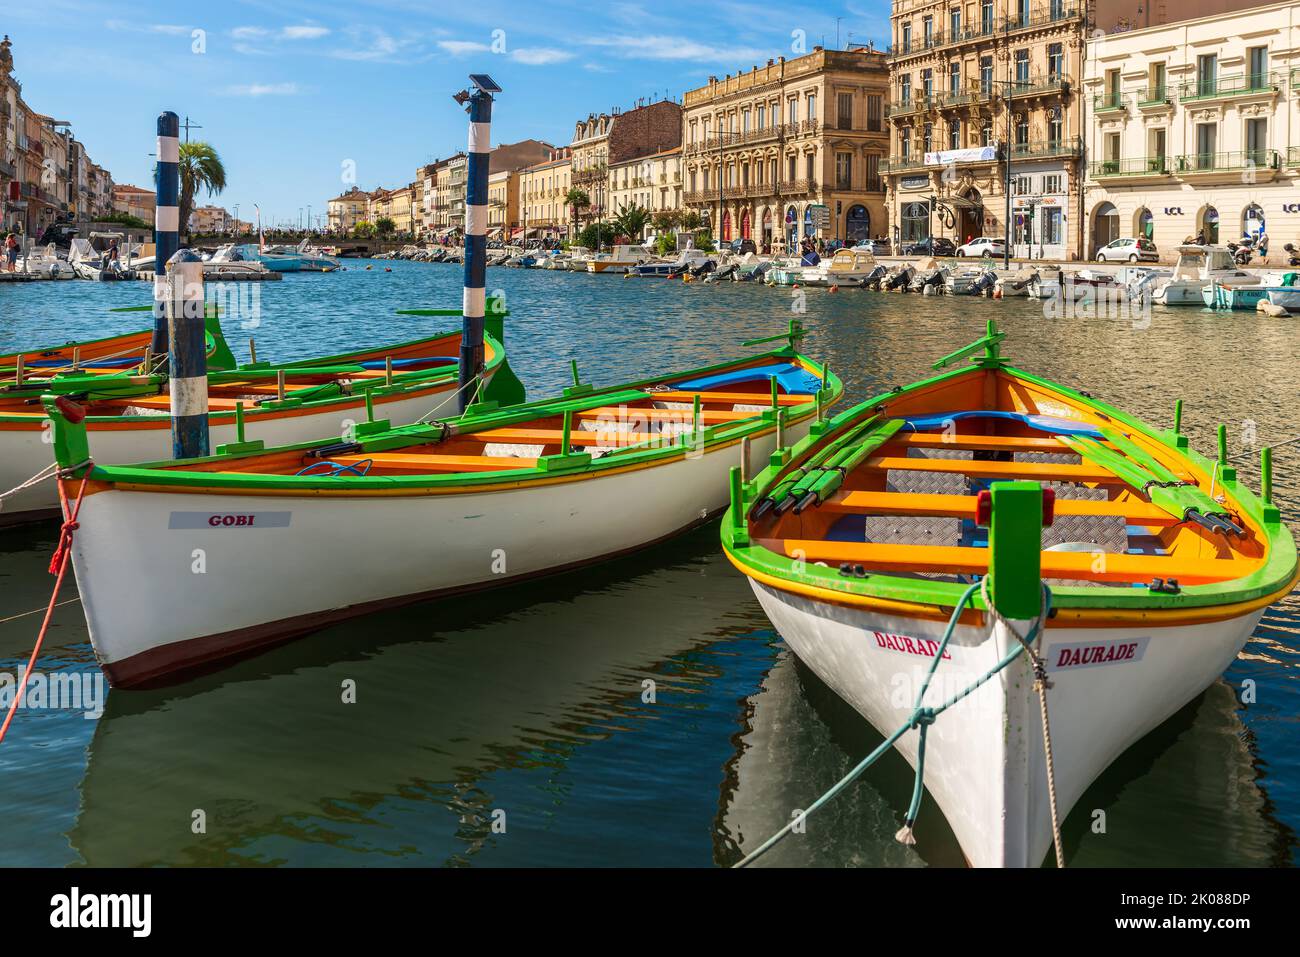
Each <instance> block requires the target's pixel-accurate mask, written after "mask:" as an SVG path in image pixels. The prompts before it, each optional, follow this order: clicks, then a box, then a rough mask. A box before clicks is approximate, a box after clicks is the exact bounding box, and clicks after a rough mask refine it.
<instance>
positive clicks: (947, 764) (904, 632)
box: [751, 579, 1262, 867]
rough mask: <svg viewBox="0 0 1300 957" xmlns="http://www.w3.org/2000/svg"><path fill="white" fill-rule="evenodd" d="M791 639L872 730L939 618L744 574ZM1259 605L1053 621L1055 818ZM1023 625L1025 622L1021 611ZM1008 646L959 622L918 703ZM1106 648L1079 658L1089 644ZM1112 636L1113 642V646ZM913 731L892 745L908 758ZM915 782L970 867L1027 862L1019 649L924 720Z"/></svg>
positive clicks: (934, 637)
mask: <svg viewBox="0 0 1300 957" xmlns="http://www.w3.org/2000/svg"><path fill="white" fill-rule="evenodd" d="M751 584H752V585H753V588H754V592H755V594H756V595H757V597H758V600H759V602H760V603H761V604H762V606H763V609H764V611H765V612H766V613H767V615H768V617H769V618H770V619H771V621H772V623H773V624H774V625H775V626H776V628H777V630H778V631H779V632H780V633H781V635H782V637H783V638H784V639H785V641H786V642H787V643H788V644H789V645H790V648H791V649H792V650H793V651H794V653H795V654H796V655H797V656H798V657H799V658H800V659H801V660H802V661H803V662H804V663H805V664H806V665H808V666H809V667H810V668H811V669H812V670H813V671H814V672H816V674H817V675H818V677H820V678H821V679H822V680H823V681H824V682H825V683H826V684H827V685H828V686H829V687H830V688H831V689H833V690H834V691H835V693H836V694H838V695H839V696H840V697H841V698H843V699H844V700H845V701H846V702H848V703H849V704H850V705H852V706H853V707H854V709H856V710H857V711H858V713H859V714H861V715H862V716H863V717H864V718H866V719H867V721H869V722H870V723H871V724H872V725H873V726H874V727H875V728H876V730H877V731H879V732H880V733H881V734H889V733H892V732H893V731H894V730H896V729H897V728H898V727H900V726H901V725H903V724H904V723H906V722H907V720H908V718H909V715H910V714H911V710H912V706H913V702H914V700H915V695H916V692H917V690H918V689H919V687H920V681H921V679H922V676H923V674H924V672H925V670H926V669H927V668H928V667H929V662H930V660H931V658H932V655H933V648H934V644H929V645H927V644H923V643H922V642H921V640H922V639H923V640H925V641H928V642H932V643H937V642H938V641H939V640H940V639H941V638H942V636H943V631H944V628H945V625H946V622H945V621H943V620H941V617H940V616H936V617H934V618H931V619H918V618H911V617H902V616H899V615H895V614H888V613H884V612H877V611H875V610H872V609H867V608H863V607H853V606H847V605H836V604H830V603H823V602H819V601H816V600H814V599H812V598H809V597H805V596H803V595H798V594H793V593H791V592H788V591H785V590H781V589H777V588H775V587H772V586H770V585H768V584H765V583H763V582H760V581H757V580H753V579H751ZM1261 614H1262V609H1257V610H1254V611H1250V612H1247V613H1245V614H1241V615H1239V616H1237V617H1234V618H1230V619H1227V620H1223V621H1217V622H1209V623H1202V624H1188V625H1180V626H1176V627H1115V628H1104V627H1096V628H1053V629H1049V630H1048V631H1047V632H1046V634H1045V636H1044V641H1043V644H1042V646H1040V647H1042V648H1043V649H1044V650H1045V658H1046V660H1047V667H1048V669H1049V677H1050V680H1051V681H1052V682H1053V686H1052V688H1051V689H1050V690H1049V691H1048V707H1049V713H1050V720H1051V734H1052V752H1053V759H1054V760H1053V764H1054V767H1055V780H1056V790H1057V802H1058V809H1059V814H1060V817H1061V819H1062V820H1063V819H1064V817H1065V816H1066V815H1067V814H1068V813H1069V811H1070V809H1071V808H1072V807H1073V806H1074V805H1075V803H1076V802H1077V801H1078V800H1079V798H1080V797H1081V796H1082V795H1083V793H1084V792H1085V791H1086V790H1087V788H1088V786H1089V785H1090V784H1091V783H1092V782H1093V780H1094V779H1095V778H1096V777H1097V776H1098V775H1099V774H1101V773H1102V771H1104V770H1105V769H1106V767H1107V766H1109V765H1110V764H1111V762H1113V761H1114V760H1115V759H1116V758H1117V757H1119V755H1120V754H1121V753H1123V752H1124V751H1125V750H1126V749H1127V748H1128V747H1129V746H1131V745H1132V744H1134V743H1135V742H1136V741H1138V740H1139V739H1140V738H1142V737H1143V736H1144V735H1145V734H1147V733H1148V732H1149V731H1151V730H1152V729H1153V728H1155V727H1156V726H1157V725H1159V724H1160V723H1161V722H1163V721H1164V720H1166V719H1167V718H1169V717H1170V716H1171V715H1173V714H1174V713H1175V712H1176V711H1177V710H1178V709H1179V708H1181V707H1182V706H1183V705H1185V704H1186V703H1187V702H1189V701H1190V700H1192V699H1193V698H1194V697H1196V695H1198V694H1199V693H1200V692H1201V691H1203V690H1204V689H1205V688H1206V687H1208V686H1209V685H1210V684H1211V683H1212V682H1213V681H1214V680H1215V679H1216V678H1217V677H1218V676H1219V675H1221V674H1222V673H1223V671H1224V670H1225V669H1226V668H1227V667H1228V665H1229V664H1230V663H1231V662H1232V660H1233V658H1234V657H1236V655H1237V654H1238V652H1240V650H1241V649H1242V647H1243V646H1244V645H1245V643H1246V640H1247V639H1248V638H1249V636H1250V634H1251V632H1252V630H1253V629H1254V627H1255V624H1256V622H1257V621H1258V620H1259V617H1260V615H1261ZM1021 630H1022V631H1023V630H1024V628H1023V623H1022V627H1021ZM1014 647H1015V639H1014V638H1013V637H1011V636H1010V635H1008V634H1007V633H1006V632H1005V631H1004V630H1003V629H1001V628H1000V627H998V628H996V629H995V630H994V632H993V633H990V632H989V631H988V630H987V629H986V628H985V626H983V625H980V624H978V623H975V622H972V623H971V624H964V623H963V624H960V625H958V627H957V629H956V631H955V632H954V635H953V639H952V642H951V644H950V645H949V652H948V656H947V658H946V660H944V661H943V662H942V663H941V664H940V666H939V668H938V670H937V671H936V675H935V680H934V683H933V684H932V686H931V689H930V691H929V692H928V693H927V696H926V698H925V702H924V703H925V704H927V705H931V706H933V705H936V704H938V703H940V702H942V701H943V700H946V699H947V698H948V697H950V696H951V695H953V694H954V693H956V692H957V691H959V690H961V689H962V688H964V687H966V686H967V685H968V684H969V683H970V682H972V681H974V680H975V679H977V678H978V677H980V676H982V675H983V674H985V673H986V672H988V671H989V670H990V669H992V668H993V667H994V666H995V665H996V664H997V662H998V661H999V660H1000V659H1001V658H1002V657H1003V656H1005V655H1006V654H1007V653H1008V652H1010V651H1011V650H1013V649H1014ZM1091 648H1102V649H1105V651H1104V652H1092V653H1091V654H1093V655H1099V656H1102V657H1105V656H1111V657H1112V658H1113V660H1109V661H1100V662H1097V663H1087V664H1083V663H1076V658H1075V655H1074V652H1075V651H1076V650H1078V651H1079V652H1080V655H1079V657H1080V658H1086V657H1087V656H1088V652H1086V649H1091ZM1112 649H1113V650H1112ZM918 738H919V735H918V732H917V731H915V730H913V731H909V732H908V733H907V734H905V735H904V736H903V737H902V738H901V739H900V740H899V742H898V744H897V747H898V748H899V750H900V752H901V753H902V754H903V756H904V757H905V758H906V759H907V761H908V762H909V763H910V764H911V765H912V766H913V767H915V766H916V762H917V744H918ZM925 785H926V788H927V790H928V791H929V793H930V795H931V797H932V798H933V799H934V801H935V802H936V804H937V805H938V806H939V808H940V810H941V811H942V812H943V814H944V816H945V817H946V818H947V820H948V822H949V823H950V825H951V826H952V829H953V832H954V833H955V835H956V837H957V840H958V842H959V843H960V844H961V847H962V851H963V853H964V854H965V856H966V859H967V861H968V862H969V863H970V864H972V865H974V866H976V867H999V866H1002V867H1037V866H1039V865H1041V864H1042V862H1043V859H1044V857H1045V855H1046V854H1047V852H1048V851H1049V849H1050V848H1051V844H1052V831H1051V807H1050V803H1049V800H1048V792H1047V773H1046V763H1045V760H1044V750H1043V738H1042V723H1041V717H1040V713H1039V704H1038V696H1037V693H1036V692H1035V690H1034V682H1033V676H1032V673H1031V671H1030V669H1029V667H1028V664H1027V663H1026V662H1025V660H1024V656H1023V655H1022V656H1021V657H1020V658H1017V659H1016V660H1015V661H1014V662H1013V663H1012V664H1011V665H1010V666H1009V667H1007V668H1006V669H1005V670H1004V671H1003V672H1001V673H1000V674H999V675H998V676H997V677H996V678H994V679H993V680H991V681H990V682H988V683H987V684H986V685H984V686H983V687H982V688H981V689H980V690H978V691H977V692H975V693H974V694H973V695H971V696H970V697H969V698H966V699H964V700H962V701H960V702H958V703H957V704H955V705H953V706H952V707H951V708H949V709H948V710H947V711H946V712H944V713H943V714H942V715H940V716H939V717H938V718H937V719H936V721H935V723H934V724H933V725H932V726H931V727H930V729H929V732H928V735H927V741H926V752H925Z"/></svg>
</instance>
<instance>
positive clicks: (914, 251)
mask: <svg viewBox="0 0 1300 957" xmlns="http://www.w3.org/2000/svg"><path fill="white" fill-rule="evenodd" d="M900 254H901V255H903V256H954V255H956V254H957V244H956V243H954V242H953V241H952V240H951V239H948V238H946V237H943V236H928V237H926V238H925V239H918V240H917V241H916V242H914V243H904V244H903V245H902V249H901V253H900Z"/></svg>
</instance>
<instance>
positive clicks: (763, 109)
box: [758, 106, 767, 130]
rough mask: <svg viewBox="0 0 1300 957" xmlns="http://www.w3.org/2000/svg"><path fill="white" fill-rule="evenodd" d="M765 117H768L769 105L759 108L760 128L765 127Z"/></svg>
mask: <svg viewBox="0 0 1300 957" xmlns="http://www.w3.org/2000/svg"><path fill="white" fill-rule="evenodd" d="M765 119H767V107H765V106H760V107H759V108H758V128H759V129H760V130H761V129H762V128H763V121H764V120H765Z"/></svg>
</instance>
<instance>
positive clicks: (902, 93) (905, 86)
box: [898, 73, 912, 103]
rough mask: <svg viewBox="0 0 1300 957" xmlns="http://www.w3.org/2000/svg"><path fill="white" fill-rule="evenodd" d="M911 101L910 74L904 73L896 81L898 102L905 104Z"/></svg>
mask: <svg viewBox="0 0 1300 957" xmlns="http://www.w3.org/2000/svg"><path fill="white" fill-rule="evenodd" d="M911 99H912V74H910V73H904V74H903V75H902V76H901V77H899V79H898V101H899V102H900V103H907V102H909V101H910V100H911Z"/></svg>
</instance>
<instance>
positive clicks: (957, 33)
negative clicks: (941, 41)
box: [948, 7, 961, 43]
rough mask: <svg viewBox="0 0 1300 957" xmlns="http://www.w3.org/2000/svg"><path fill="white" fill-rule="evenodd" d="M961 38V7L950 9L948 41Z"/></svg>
mask: <svg viewBox="0 0 1300 957" xmlns="http://www.w3.org/2000/svg"><path fill="white" fill-rule="evenodd" d="M959 39H961V7H951V8H949V10H948V42H950V43H951V42H953V41H956V40H959Z"/></svg>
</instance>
